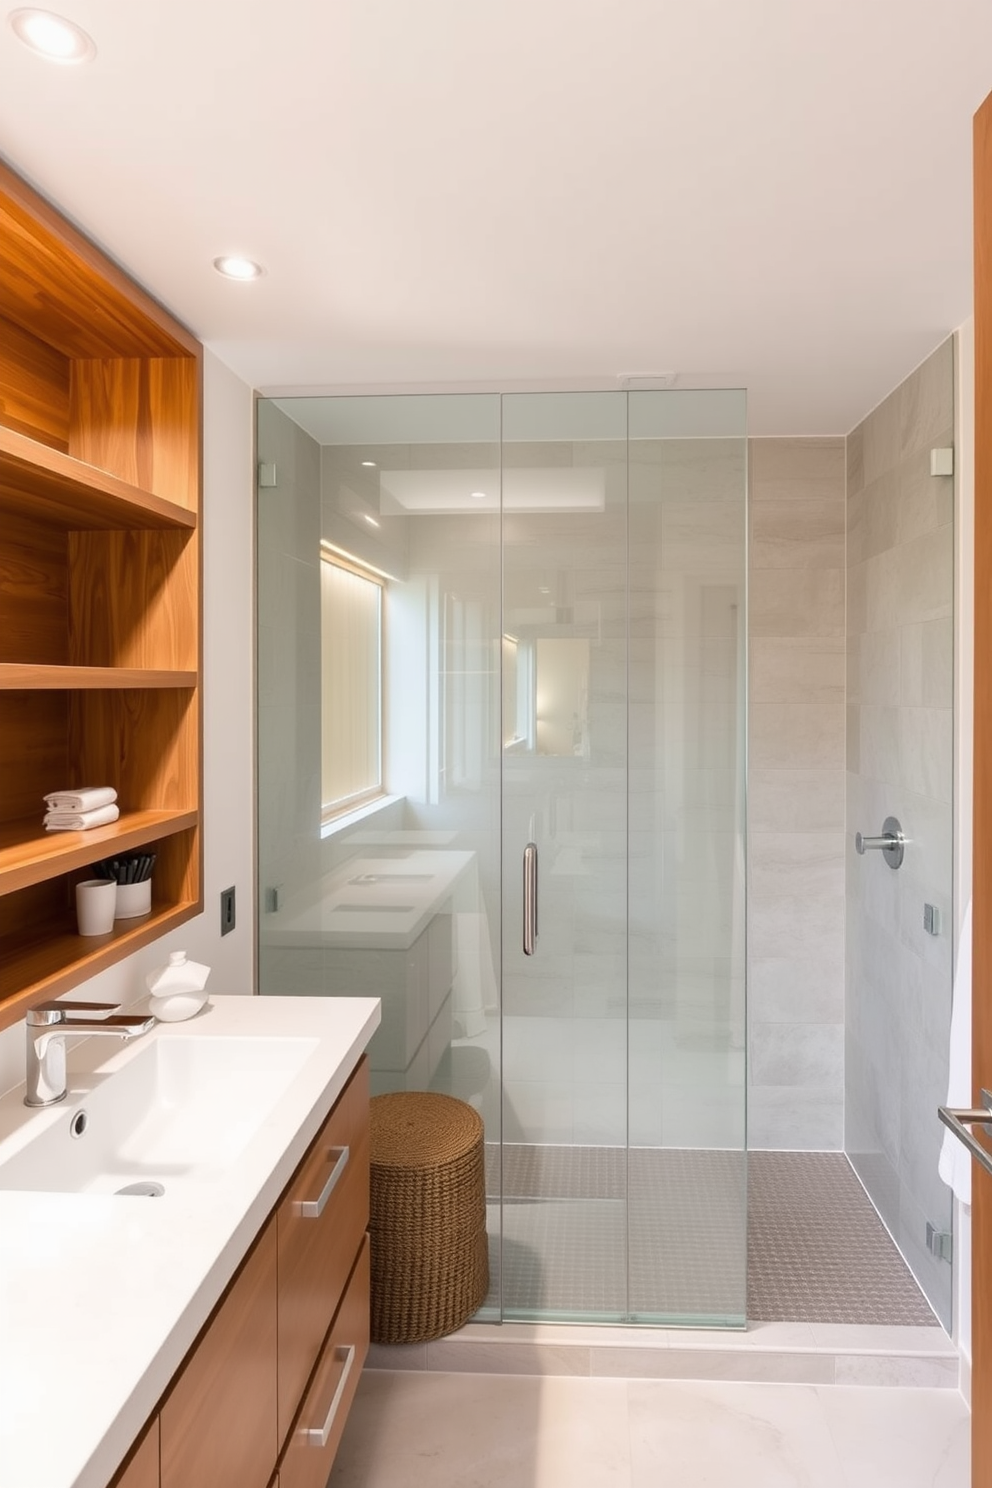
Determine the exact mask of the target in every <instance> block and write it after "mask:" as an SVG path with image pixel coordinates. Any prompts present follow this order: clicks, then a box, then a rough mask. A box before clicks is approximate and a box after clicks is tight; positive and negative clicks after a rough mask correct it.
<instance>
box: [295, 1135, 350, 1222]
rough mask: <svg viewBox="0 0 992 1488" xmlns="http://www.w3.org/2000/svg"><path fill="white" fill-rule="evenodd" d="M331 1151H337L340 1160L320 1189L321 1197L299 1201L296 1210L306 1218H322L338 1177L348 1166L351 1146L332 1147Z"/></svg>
mask: <svg viewBox="0 0 992 1488" xmlns="http://www.w3.org/2000/svg"><path fill="white" fill-rule="evenodd" d="M331 1152H336V1153H337V1155H338V1160H337V1162H336V1163H335V1164H334V1166H333V1168H332V1169H331V1171H330V1175H329V1176H328V1179H327V1182H326V1183H325V1184H324V1186H323V1188H322V1189H321V1191H320V1197H319V1198H317V1199H302V1200H299V1201H298V1202H297V1205H296V1212H297V1213H298V1214H300V1215H302V1216H303V1218H304V1219H319V1218H320V1216H321V1215H322V1214H323V1212H324V1205H325V1204H326V1203H327V1201H328V1199H329V1198H330V1197H331V1194H332V1193H333V1192H334V1189H335V1186H336V1184H337V1181H338V1179H339V1178H340V1177H341V1174H342V1173H343V1172H344V1170H345V1168H346V1167H347V1166H348V1157H349V1154H350V1152H351V1148H350V1147H332V1148H330V1151H329V1152H328V1156H330V1153H331Z"/></svg>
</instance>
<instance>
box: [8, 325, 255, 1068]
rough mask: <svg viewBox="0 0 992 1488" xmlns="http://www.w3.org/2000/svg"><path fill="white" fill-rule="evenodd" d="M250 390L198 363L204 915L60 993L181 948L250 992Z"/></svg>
mask: <svg viewBox="0 0 992 1488" xmlns="http://www.w3.org/2000/svg"><path fill="white" fill-rule="evenodd" d="M252 418H253V406H252V393H251V389H250V388H248V387H247V386H246V385H245V384H244V383H243V382H241V381H240V379H239V378H237V377H235V376H234V374H233V373H232V372H230V371H229V370H228V368H227V367H225V366H224V365H223V363H222V362H220V361H219V360H218V359H217V358H216V357H215V356H213V355H212V354H211V353H210V352H207V353H206V354H205V358H204V471H203V476H204V495H203V553H204V563H203V598H204V611H203V651H204V655H203V666H204V684H203V686H204V713H203V787H204V803H205V804H204V855H205V862H204V906H205V907H204V912H203V914H202V915H200V916H199V917H198V918H197V919H195V920H191V921H190V922H189V923H188V924H186V925H182V926H180V928H179V929H178V930H175V931H173V932H172V933H171V934H170V935H168V936H165V937H163V939H161V940H159V941H156V942H155V943H154V944H153V945H151V946H147V947H146V948H145V949H144V950H142V951H137V952H135V954H134V955H133V956H129V957H128V958H127V959H126V960H125V961H121V962H119V963H118V964H117V965H116V966H112V967H111V968H110V969H109V970H108V971H105V972H103V973H101V975H100V976H96V977H91V978H90V979H89V980H88V981H86V982H81V983H80V984H79V986H78V987H77V988H75V989H74V990H73V992H72V993H70V994H68V995H69V996H70V997H72V996H76V997H82V996H85V997H87V998H92V999H94V1000H99V1001H107V1002H112V1001H118V1002H122V1003H125V1004H128V1003H132V1002H135V1001H136V1000H137V999H138V998H139V997H140V996H141V995H143V993H144V991H145V984H144V978H145V974H146V973H147V972H148V971H150V970H151V969H152V968H153V967H155V966H159V965H161V964H162V962H163V961H164V960H166V959H167V954H168V952H169V951H170V950H178V949H184V950H186V951H188V952H189V953H190V955H191V956H193V957H195V959H196V960H198V961H204V962H206V963H207V965H208V966H210V967H212V968H213V970H212V973H211V977H210V981H209V983H208V988H209V991H210V992H211V993H212V994H221V995H223V994H233V993H247V992H252V991H253V990H254V976H253V965H252V963H253V945H254V938H255V937H254V885H253V882H252V863H253V858H254V794H253V786H252V739H253V733H254V725H253V700H252V670H253V667H252V651H253V647H252V593H253V583H252V574H253V557H252V531H253V521H252V504H253V492H254V481H253V471H252V449H253V438H252ZM232 884H233V885H234V886H235V888H236V890H237V925H236V927H235V929H234V930H232V931H231V933H230V934H229V935H226V936H225V937H224V938H223V940H222V939H221V936H220V893H221V890H222V889H226V888H230V886H231V885H232ZM23 1079H24V1028H23V1024H22V1023H17V1024H15V1025H14V1026H13V1027H12V1028H9V1029H6V1030H5V1031H4V1032H3V1033H2V1034H0V1090H9V1089H10V1088H11V1086H13V1085H18V1084H20V1083H21V1082H22V1081H23Z"/></svg>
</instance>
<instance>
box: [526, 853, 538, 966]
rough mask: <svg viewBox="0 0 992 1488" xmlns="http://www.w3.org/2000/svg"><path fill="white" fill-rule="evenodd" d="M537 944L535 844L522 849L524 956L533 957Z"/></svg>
mask: <svg viewBox="0 0 992 1488" xmlns="http://www.w3.org/2000/svg"><path fill="white" fill-rule="evenodd" d="M536 944H537V843H536V842H528V844H527V846H526V847H525V848H524V955H525V956H533V954H534V947H535V945H536Z"/></svg>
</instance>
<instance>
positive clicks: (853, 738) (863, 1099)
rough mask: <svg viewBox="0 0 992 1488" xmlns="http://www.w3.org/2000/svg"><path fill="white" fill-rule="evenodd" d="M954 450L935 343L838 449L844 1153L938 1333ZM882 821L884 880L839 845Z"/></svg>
mask: <svg viewBox="0 0 992 1488" xmlns="http://www.w3.org/2000/svg"><path fill="white" fill-rule="evenodd" d="M953 440H954V368H953V339H952V338H949V339H948V340H947V341H945V342H944V344H943V345H942V346H940V347H938V349H937V350H936V351H935V352H934V353H933V355H932V356H930V357H929V358H928V359H927V361H926V362H924V363H923V365H922V366H921V367H919V368H918V369H917V370H916V372H914V373H913V375H912V376H911V377H909V378H908V379H907V380H906V381H905V382H904V383H903V384H902V385H901V386H900V387H898V388H897V389H896V390H895V391H894V392H893V393H891V394H890V395H889V397H888V398H886V400H885V402H884V403H882V404H881V405H880V406H879V407H878V408H876V409H875V410H874V412H873V413H871V414H870V415H869V416H868V418H866V419H865V420H864V422H863V423H862V424H860V425H859V426H858V428H856V429H855V430H854V431H853V432H852V434H851V435H850V436H849V437H848V441H847V456H848V459H847V464H848V485H847V511H848V612H847V664H848V730H847V732H848V758H847V771H848V773H847V818H848V844H847V851H846V880H847V882H846V893H847V970H846V982H847V989H846V1016H845V1027H846V1059H845V1064H846V1131H845V1146H846V1148H847V1151H848V1153H849V1154H850V1156H851V1159H852V1162H853V1163H854V1166H855V1168H856V1169H857V1172H858V1174H859V1175H860V1177H861V1179H862V1181H863V1183H864V1184H865V1186H866V1187H867V1189H868V1191H869V1193H870V1194H871V1196H872V1199H873V1200H874V1202H875V1204H876V1206H877V1208H878V1209H879V1211H880V1213H881V1215H882V1217H883V1219H884V1220H885V1222H886V1224H887V1225H888V1226H889V1228H890V1230H891V1231H892V1233H893V1235H894V1236H895V1238H896V1241H897V1243H898V1244H899V1247H900V1249H901V1250H902V1252H903V1254H904V1255H905V1256H906V1258H907V1260H908V1261H909V1263H910V1265H911V1267H912V1268H913V1271H914V1273H915V1275H916V1277H917V1279H918V1280H919V1281H920V1283H921V1285H922V1286H923V1288H924V1290H925V1291H926V1293H927V1296H928V1297H929V1298H930V1301H931V1303H932V1304H933V1305H934V1307H935V1308H936V1310H937V1312H938V1314H939V1316H940V1317H941V1320H942V1321H943V1322H944V1323H945V1324H946V1323H949V1320H950V1307H951V1267H950V1266H949V1265H948V1264H947V1263H946V1262H945V1261H942V1260H937V1259H935V1258H934V1257H933V1256H932V1255H931V1254H930V1253H929V1252H928V1250H927V1249H926V1239H925V1237H926V1225H927V1222H928V1221H929V1222H930V1223H931V1224H933V1225H935V1226H936V1228H937V1229H938V1230H943V1229H949V1228H950V1222H951V1202H950V1197H949V1191H948V1190H947V1189H946V1188H945V1187H944V1185H943V1184H942V1183H941V1181H940V1179H939V1177H938V1175H937V1159H938V1154H939V1151H940V1144H941V1134H942V1130H943V1129H942V1127H941V1126H940V1125H939V1123H938V1121H937V1115H936V1108H937V1106H938V1104H939V1103H940V1102H942V1101H943V1099H944V1097H945V1095H946V1081H947V1052H948V1033H949V1028H950V1006H951V972H952V938H951V934H952V925H953V917H952V898H951V893H952V861H953V860H952V850H953V838H952V788H953V675H954V674H953V601H954V557H953V541H954V525H953V523H954V480H953V477H934V476H931V474H930V450H931V449H932V448H937V447H944V446H950V445H952V444H953ZM888 815H894V816H896V817H898V818H899V820H900V822H901V823H902V826H903V830H904V831H905V832H906V834H907V836H908V837H910V838H911V839H912V840H911V842H910V845H909V846H908V847H907V849H906V857H905V861H904V863H903V866H902V867H901V868H900V869H899V870H898V871H896V872H893V871H892V870H891V869H889V868H888V867H887V866H886V864H885V863H884V861H883V860H882V858H881V855H880V854H879V853H868V854H866V855H865V856H864V857H858V856H857V854H856V853H855V852H854V849H853V845H852V843H853V834H854V832H856V831H858V830H861V831H863V832H866V833H868V832H871V833H877V832H880V831H881V828H882V822H883V820H884V819H885V817H886V816H888ZM925 903H931V904H934V905H936V906H937V908H938V910H939V911H940V914H941V919H942V929H941V934H940V935H938V936H936V937H933V936H930V935H928V934H926V932H925V931H924V929H923V906H924V904H925Z"/></svg>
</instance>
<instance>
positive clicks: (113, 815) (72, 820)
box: [45, 806, 121, 832]
mask: <svg viewBox="0 0 992 1488" xmlns="http://www.w3.org/2000/svg"><path fill="white" fill-rule="evenodd" d="M120 814H121V813H120V808H119V807H117V806H99V807H98V808H97V810H96V811H49V813H48V815H47V816H46V817H45V831H46V832H85V831H87V830H88V829H89V828H90V827H106V826H108V825H109V823H110V822H115V821H116V820H117V818H118V817H119V816H120Z"/></svg>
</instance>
